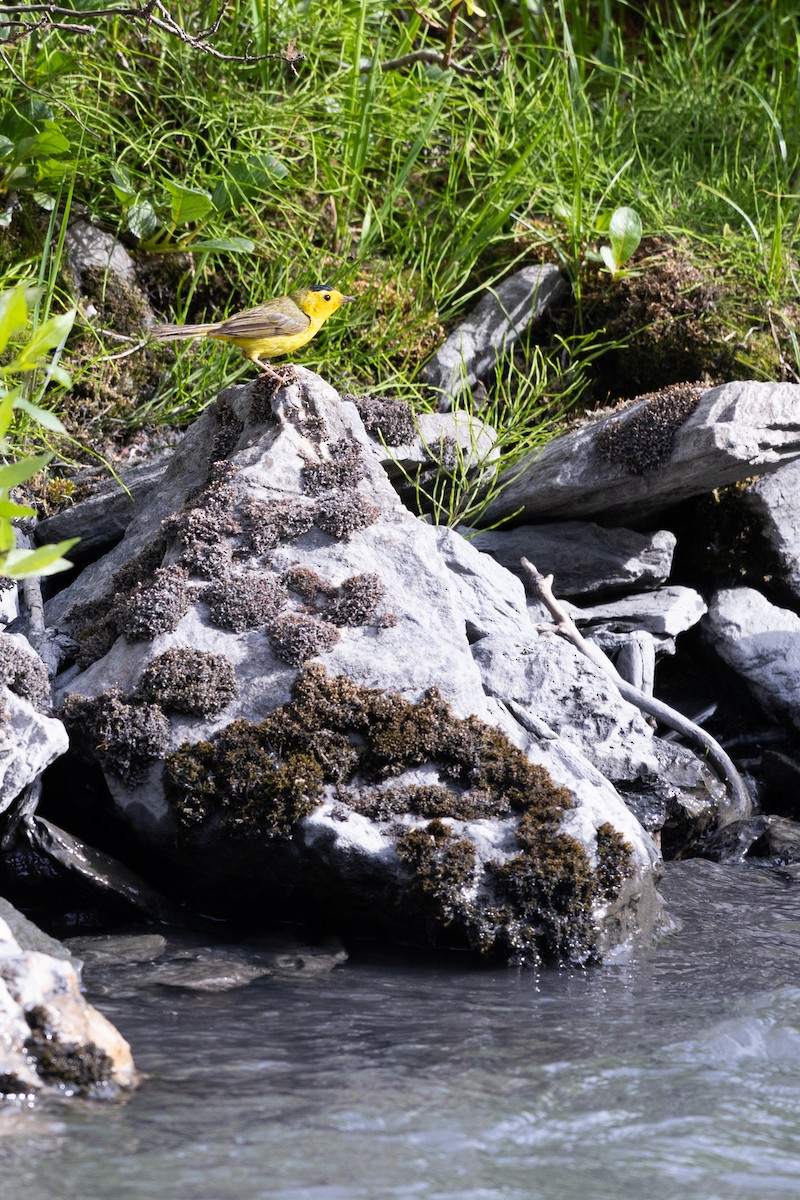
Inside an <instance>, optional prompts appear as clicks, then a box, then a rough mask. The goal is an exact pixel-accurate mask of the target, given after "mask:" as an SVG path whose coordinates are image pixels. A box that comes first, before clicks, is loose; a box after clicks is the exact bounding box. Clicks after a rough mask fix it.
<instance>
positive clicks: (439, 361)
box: [422, 264, 567, 409]
mask: <svg viewBox="0 0 800 1200" xmlns="http://www.w3.org/2000/svg"><path fill="white" fill-rule="evenodd" d="M566 286H567V284H566V280H565V279H564V276H563V275H562V274H561V272H560V271H559V269H558V267H555V266H553V265H551V264H545V265H544V266H531V267H523V268H522V270H521V271H517V272H516V273H515V274H514V275H511V276H509V277H508V279H504V280H503V281H502V283H499V284H498V285H497V287H496V288H494V289H493V290H492V291H491V292H489V293H488V294H487V295H486V296H484V297H483V299H482V300H480V301H479V303H478V304H477V305H476V306H475V308H474V309H473V310H472V312H471V313H470V314H469V316H468V317H467V318H466V320H464V321H462V323H461V324H460V325H459V326H458V328H457V329H454V330H453V332H452V333H451V334H450V336H449V337H448V339H447V341H446V342H445V343H444V345H442V346H440V347H439V349H438V350H437V351H436V353H435V354H434V355H433V357H432V358H431V359H430V360H429V362H428V363H427V364H426V365H425V369H424V370H423V372H422V379H423V381H424V382H425V383H427V384H428V386H429V387H432V388H435V389H436V391H438V392H439V393H440V394H441V400H440V407H441V408H443V409H447V408H450V406H451V405H452V404H453V403H455V402H457V401H458V398H459V397H460V396H461V395H462V394H463V393H464V392H466V391H469V389H471V388H472V387H474V386H475V384H476V383H477V382H478V380H481V379H484V378H486V376H487V375H488V374H489V372H490V371H491V370H492V369H493V367H494V366H495V364H496V362H497V360H498V358H500V357H502V355H503V354H504V353H505V352H506V350H508V349H510V348H511V346H513V344H514V342H516V341H517V339H518V338H519V337H520V335H521V334H522V333H524V331H525V330H526V329H527V328H528V326H529V325H530V324H531V323H532V322H533V321H535V320H537V318H538V317H540V316H541V314H542V313H543V312H544V311H545V309H546V308H547V307H549V305H551V304H552V303H553V302H554V301H555V300H557V299H558V298H559V296H561V295H562V294H563V292H564V291H565V290H566Z"/></svg>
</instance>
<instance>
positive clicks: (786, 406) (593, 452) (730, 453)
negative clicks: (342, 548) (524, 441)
mask: <svg viewBox="0 0 800 1200" xmlns="http://www.w3.org/2000/svg"><path fill="white" fill-rule="evenodd" d="M684 392H685V387H684V389H683V391H682V390H681V388H680V387H678V388H672V389H670V388H665V389H664V392H663V393H658V394H657V395H656V396H655V397H653V398H648V399H644V400H642V401H640V402H639V403H637V404H634V405H632V406H630V407H629V408H626V409H625V410H624V411H622V412H620V413H618V414H617V413H615V414H612V415H611V416H607V417H604V418H602V419H601V420H598V421H593V422H591V423H589V424H585V425H582V426H580V427H579V428H577V429H575V430H573V431H572V432H570V433H567V434H564V436H563V437H559V438H555V439H554V440H553V441H552V442H549V443H548V444H547V445H546V446H545V447H544V448H543V449H542V450H537V451H536V452H535V453H534V454H532V455H531V456H530V458H529V459H528V460H526V462H525V463H524V464H521V465H520V466H519V467H518V468H517V470H518V471H519V472H520V473H519V476H518V477H517V478H515V479H514V480H513V481H512V482H510V483H509V484H508V485H507V487H505V488H504V490H503V491H502V492H501V493H500V495H499V496H498V497H497V499H496V500H494V501H492V502H491V503H490V504H489V506H488V508H487V509H486V511H485V512H484V513H483V514H482V516H481V523H482V524H484V525H492V524H494V523H495V522H497V521H499V520H501V519H503V518H506V517H509V516H511V515H512V514H514V513H517V512H518V511H519V510H521V515H520V518H518V519H523V520H527V521H531V520H542V521H553V520H557V519H565V520H568V519H585V518H586V517H595V518H602V519H603V520H604V521H612V522H615V523H622V524H625V525H631V526H633V527H634V528H639V527H642V526H644V527H646V526H647V525H650V524H652V522H653V520H654V519H655V518H656V514H658V513H659V512H661V511H662V510H664V509H665V508H668V507H671V506H672V505H674V504H677V503H679V502H680V501H682V500H686V499H688V498H689V497H691V496H698V495H703V494H706V493H708V492H711V491H713V490H714V489H715V488H718V487H724V486H725V485H726V484H729V483H735V482H737V481H739V480H743V479H748V478H750V477H751V476H752V475H756V474H769V473H771V472H773V471H777V470H778V468H779V467H783V466H785V465H786V464H787V463H789V462H792V461H793V460H795V459H797V458H798V457H800V422H799V421H798V415H797V414H798V411H800V385H798V384H793V383H754V382H751V381H748V382H736V383H725V384H722V385H721V386H720V387H715V388H711V389H709V390H708V391H706V392H704V393H703V394H702V395H701V396H700V399H699V402H698V404H697V406H696V408H694V411H692V412H690V413H689V415H686V409H685V406H684V405H683V401H682V396H683V394H684Z"/></svg>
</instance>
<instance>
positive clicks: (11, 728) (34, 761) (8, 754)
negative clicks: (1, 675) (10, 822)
mask: <svg viewBox="0 0 800 1200" xmlns="http://www.w3.org/2000/svg"><path fill="white" fill-rule="evenodd" d="M2 636H4V637H11V636H12V635H11V634H4V635H2ZM68 745H69V739H68V738H67V732H66V730H65V728H64V726H63V725H62V723H61V721H59V720H57V719H56V718H55V717H48V716H45V715H44V714H43V713H41V712H38V711H37V709H35V708H34V707H33V705H32V704H31V703H30V702H29V701H28V700H24V699H22V697H20V696H17V695H16V694H15V693H14V692H12V691H10V690H9V689H8V688H7V687H2V686H0V812H5V811H6V809H8V808H9V807H10V806H11V805H12V804H13V802H14V800H16V799H17V797H18V796H19V795H20V794H21V793H22V792H23V791H24V790H25V788H26V787H28V786H29V785H30V784H32V783H33V782H34V781H35V780H36V779H38V778H39V776H40V775H41V773H42V771H44V769H45V768H46V767H49V766H50V763H52V762H55V760H56V759H57V758H59V757H60V755H62V754H64V752H65V751H66V749H67V747H68Z"/></svg>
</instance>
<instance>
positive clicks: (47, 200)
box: [33, 192, 56, 212]
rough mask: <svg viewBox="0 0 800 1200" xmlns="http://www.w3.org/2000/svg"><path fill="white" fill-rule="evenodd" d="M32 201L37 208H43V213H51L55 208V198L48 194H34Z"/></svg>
mask: <svg viewBox="0 0 800 1200" xmlns="http://www.w3.org/2000/svg"><path fill="white" fill-rule="evenodd" d="M33 199H34V203H36V204H38V205H39V208H43V209H44V211H45V212H52V211H53V209H54V208H55V206H56V198H55V196H51V195H50V193H49V192H34V193H33Z"/></svg>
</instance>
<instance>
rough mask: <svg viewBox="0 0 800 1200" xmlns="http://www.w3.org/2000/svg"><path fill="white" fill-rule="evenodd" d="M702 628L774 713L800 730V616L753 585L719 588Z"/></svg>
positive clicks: (759, 699) (732, 666)
mask: <svg viewBox="0 0 800 1200" xmlns="http://www.w3.org/2000/svg"><path fill="white" fill-rule="evenodd" d="M702 630H703V634H704V637H705V638H706V640H707V641H708V643H709V645H711V646H712V647H713V649H714V650H715V651H716V653H717V654H718V655H719V656H720V658H721V659H722V660H723V662H725V663H727V664H728V666H729V667H731V669H732V670H734V671H735V672H736V674H737V675H739V676H740V677H741V678H742V679H743V680H744V682H745V683H746V684H747V686H748V688H749V690H750V691H751V692H752V694H753V695H754V697H755V698H756V700H758V702H759V703H760V704H761V706H762V708H763V709H764V711H765V712H766V713H768V714H769V715H770V716H773V717H777V718H778V719H780V720H782V721H788V722H790V723H791V724H792V725H794V726H795V727H796V728H798V729H800V617H798V616H797V615H796V614H795V613H793V612H790V611H789V609H786V608H778V607H777V606H776V605H774V604H770V602H769V600H767V599H766V598H765V597H764V596H762V595H761V593H760V592H757V591H755V590H754V589H753V588H728V589H725V590H723V591H720V592H717V593H716V595H715V596H714V597H713V598H712V600H711V602H710V603H709V606H708V614H707V616H706V617H704V618H703V622H702Z"/></svg>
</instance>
